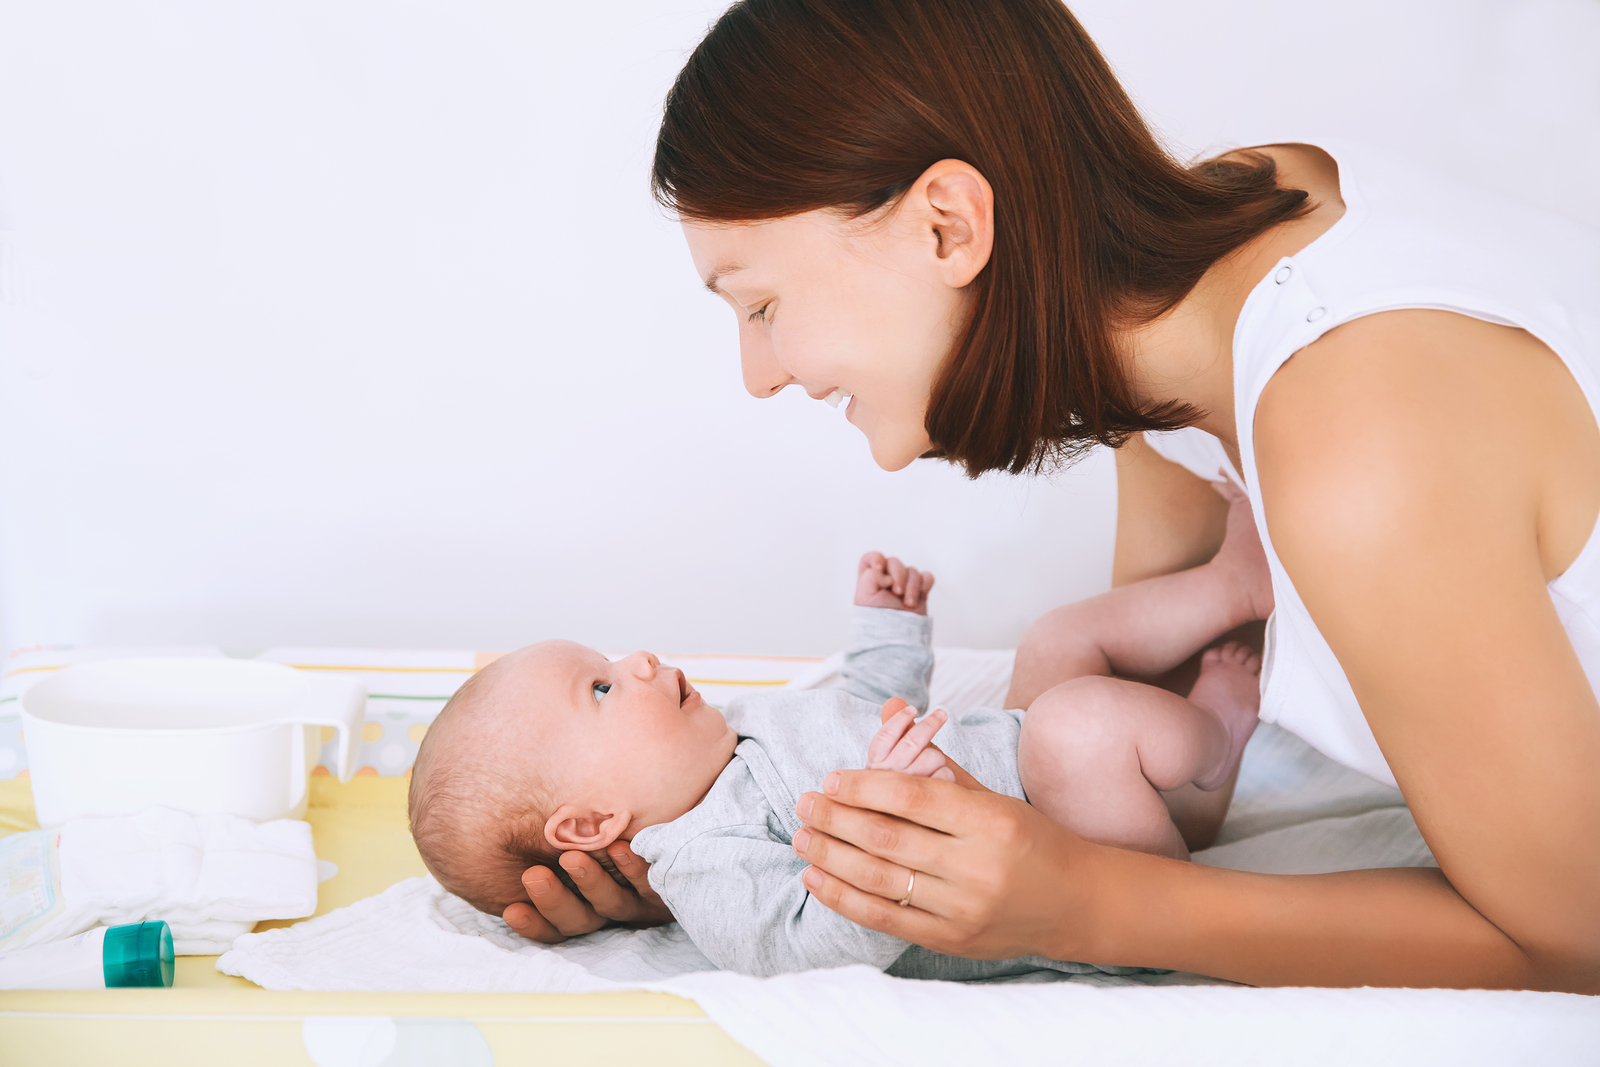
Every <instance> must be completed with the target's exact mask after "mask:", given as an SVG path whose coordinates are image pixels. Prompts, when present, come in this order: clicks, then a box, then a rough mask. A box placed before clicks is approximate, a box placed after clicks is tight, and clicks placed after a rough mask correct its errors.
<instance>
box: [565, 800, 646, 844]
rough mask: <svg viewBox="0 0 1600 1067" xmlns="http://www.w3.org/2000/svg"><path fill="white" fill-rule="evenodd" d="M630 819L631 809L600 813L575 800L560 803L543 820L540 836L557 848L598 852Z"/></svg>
mask: <svg viewBox="0 0 1600 1067" xmlns="http://www.w3.org/2000/svg"><path fill="white" fill-rule="evenodd" d="M632 821H633V813H632V812H627V811H618V812H612V813H609V814H603V813H601V812H597V811H595V810H593V809H592V808H585V807H580V806H579V805H577V804H563V805H561V806H560V807H559V808H557V809H556V810H555V811H553V812H551V813H550V818H548V819H546V820H545V824H544V836H545V840H546V841H549V842H550V843H551V844H552V845H554V846H555V847H556V848H559V849H572V850H575V851H578V852H598V851H600V850H601V849H603V848H605V847H606V846H607V845H609V844H611V842H613V841H615V840H616V839H617V838H619V837H621V836H622V831H624V830H626V829H627V828H628V824H629V823H630V822H632Z"/></svg>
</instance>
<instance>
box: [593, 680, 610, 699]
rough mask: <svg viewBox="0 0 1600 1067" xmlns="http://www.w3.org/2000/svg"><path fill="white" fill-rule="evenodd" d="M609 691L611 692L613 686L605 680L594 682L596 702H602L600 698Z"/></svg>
mask: <svg viewBox="0 0 1600 1067" xmlns="http://www.w3.org/2000/svg"><path fill="white" fill-rule="evenodd" d="M609 692H611V687H610V686H609V685H607V684H606V683H605V682H596V683H594V701H595V703H596V704H598V703H600V698H601V697H604V696H605V695H606V694H607V693H609Z"/></svg>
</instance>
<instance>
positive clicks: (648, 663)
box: [628, 649, 661, 681]
mask: <svg viewBox="0 0 1600 1067" xmlns="http://www.w3.org/2000/svg"><path fill="white" fill-rule="evenodd" d="M628 658H629V659H630V660H632V661H633V671H634V673H635V674H636V675H638V676H639V677H640V678H642V679H644V680H645V681H649V680H650V679H652V678H654V677H655V676H656V670H657V669H658V668H660V666H661V661H660V660H659V659H657V658H656V657H655V655H654V654H652V653H650V652H646V651H644V650H643V649H641V650H639V651H638V652H635V653H634V654H633V655H631V656H629V657H628Z"/></svg>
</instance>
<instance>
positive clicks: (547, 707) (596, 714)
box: [511, 641, 738, 837]
mask: <svg viewBox="0 0 1600 1067" xmlns="http://www.w3.org/2000/svg"><path fill="white" fill-rule="evenodd" d="M514 655H516V656H517V657H518V659H519V662H517V663H516V664H514V665H513V666H514V670H513V673H512V675H511V677H512V678H514V679H515V682H514V683H513V684H515V685H517V686H518V688H519V689H521V690H523V691H524V692H525V694H526V698H525V699H518V700H517V704H518V705H520V706H521V707H524V708H527V709H528V712H527V713H528V714H529V715H532V716H537V722H536V723H534V724H533V726H534V734H535V736H537V737H538V739H539V742H538V747H539V749H540V750H541V754H542V756H543V757H544V767H545V779H546V781H547V782H549V783H550V785H551V787H552V790H553V792H554V793H555V794H556V797H555V799H556V801H557V803H573V804H578V805H583V806H588V807H591V808H593V809H594V810H595V811H597V812H601V813H608V812H612V811H623V810H625V811H628V812H630V813H631V814H632V816H633V818H632V819H631V820H630V821H629V825H628V829H627V830H626V831H625V832H624V834H623V836H626V837H632V835H633V832H634V831H635V830H639V829H643V828H644V827H645V826H652V825H655V824H657V823H662V822H669V821H671V820H672V819H676V818H678V817H679V816H680V815H682V814H684V813H685V812H687V811H688V810H689V809H690V808H692V807H694V806H695V805H696V804H698V803H699V802H700V800H701V799H702V798H703V797H704V796H705V794H706V792H707V791H708V790H709V789H710V788H711V785H712V783H713V782H715V781H716V780H717V775H719V774H721V773H722V771H723V768H725V767H726V766H727V765H728V761H729V760H730V759H732V758H733V750H734V746H735V745H737V744H738V738H737V736H736V735H735V734H734V732H733V730H732V728H730V727H729V726H728V723H727V720H725V719H724V718H723V717H722V713H721V712H720V711H718V710H717V709H716V708H714V707H712V706H711V705H710V704H707V703H706V702H705V701H704V700H703V699H701V697H700V694H699V693H697V692H696V691H695V689H694V687H693V686H691V685H690V684H689V682H688V679H686V678H685V677H684V676H683V672H682V671H680V670H678V669H677V668H675V667H663V666H662V665H661V661H660V660H658V659H656V657H655V656H653V655H651V654H650V653H648V652H635V653H633V654H632V655H630V656H628V657H627V658H625V659H621V660H618V661H616V662H614V663H613V662H611V661H609V660H607V659H606V657H605V656H603V655H601V654H600V653H599V652H596V651H595V650H594V649H592V648H585V647H583V646H582V645H579V644H575V643H573V642H571V641H546V642H543V643H541V644H537V645H532V646H530V647H529V648H526V649H523V650H522V651H520V652H518V653H514Z"/></svg>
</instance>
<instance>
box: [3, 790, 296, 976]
mask: <svg viewBox="0 0 1600 1067" xmlns="http://www.w3.org/2000/svg"><path fill="white" fill-rule="evenodd" d="M0 902H3V903H0V908H3V911H0V951H9V950H11V949H14V948H22V947H25V946H28V945H37V944H41V943H43V942H46V941H54V940H57V939H59V938H63V937H70V936H71V935H73V934H76V933H81V932H82V931H84V930H88V929H90V928H91V927H94V926H99V925H106V926H115V925H118V924H121V923H133V922H149V921H154V920H157V919H160V920H165V921H166V922H167V924H168V925H170V926H171V927H172V938H173V944H174V948H175V950H176V951H177V953H178V954H179V955H180V956H204V955H212V954H215V953H220V952H226V951H227V950H228V949H229V948H230V947H231V946H232V944H233V941H234V939H235V938H237V937H238V936H239V935H241V934H245V933H248V932H249V931H250V930H251V929H252V928H253V927H254V926H255V924H256V923H257V922H260V921H261V920H263V919H299V918H304V917H305V916H307V915H310V914H311V913H312V912H314V911H316V909H317V857H316V853H315V852H314V851H313V850H312V847H311V826H310V824H308V823H305V822H301V821H299V820H296V819H278V820H275V821H273V822H266V823H253V822H250V821H249V820H247V819H239V818H235V817H234V816H231V815H187V814H184V813H183V812H178V811H172V810H169V809H167V808H151V809H150V810H148V811H145V812H143V813H141V814H139V815H127V816H118V817H115V818H105V819H74V820H72V821H71V822H68V823H67V824H66V825H65V826H63V827H61V828H60V829H59V830H35V831H30V832H26V833H20V834H12V835H10V836H9V837H5V838H0Z"/></svg>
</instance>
